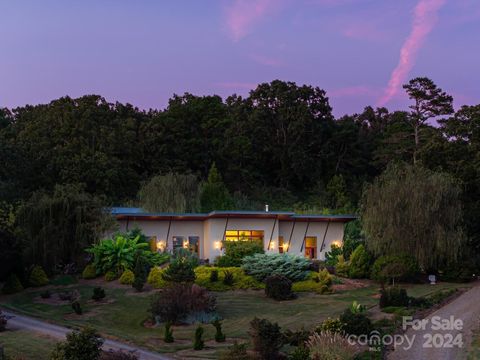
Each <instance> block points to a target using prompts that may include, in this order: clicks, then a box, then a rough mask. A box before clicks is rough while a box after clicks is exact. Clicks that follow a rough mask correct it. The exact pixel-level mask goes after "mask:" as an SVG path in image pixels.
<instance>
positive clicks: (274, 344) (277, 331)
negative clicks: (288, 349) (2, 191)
mask: <svg viewBox="0 0 480 360" xmlns="http://www.w3.org/2000/svg"><path fill="white" fill-rule="evenodd" d="M249 334H250V336H251V338H252V342H253V349H254V350H255V352H256V353H257V354H258V355H259V356H260V357H261V358H262V359H265V360H274V359H278V352H279V350H280V348H281V347H282V346H283V344H284V335H283V334H282V331H281V328H280V326H278V324H277V323H271V322H270V321H268V320H267V319H258V318H254V319H253V320H252V321H251V322H250V331H249Z"/></svg>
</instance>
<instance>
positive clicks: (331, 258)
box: [325, 244, 343, 266]
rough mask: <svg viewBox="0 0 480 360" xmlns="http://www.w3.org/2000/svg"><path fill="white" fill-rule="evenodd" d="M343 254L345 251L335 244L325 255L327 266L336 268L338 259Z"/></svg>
mask: <svg viewBox="0 0 480 360" xmlns="http://www.w3.org/2000/svg"><path fill="white" fill-rule="evenodd" d="M342 254H343V249H342V247H340V246H337V245H335V244H332V245H331V250H330V251H327V252H326V253H325V265H327V266H335V265H337V262H338V257H339V256H340V255H342Z"/></svg>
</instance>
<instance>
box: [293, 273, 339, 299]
mask: <svg viewBox="0 0 480 360" xmlns="http://www.w3.org/2000/svg"><path fill="white" fill-rule="evenodd" d="M332 283H333V278H332V275H330V273H329V272H328V271H327V270H326V269H323V270H320V272H318V273H317V272H314V271H312V272H310V274H309V276H308V279H307V280H303V281H296V282H294V283H293V285H292V290H293V291H294V292H316V293H318V294H326V293H329V292H331V291H332V288H331V285H332Z"/></svg>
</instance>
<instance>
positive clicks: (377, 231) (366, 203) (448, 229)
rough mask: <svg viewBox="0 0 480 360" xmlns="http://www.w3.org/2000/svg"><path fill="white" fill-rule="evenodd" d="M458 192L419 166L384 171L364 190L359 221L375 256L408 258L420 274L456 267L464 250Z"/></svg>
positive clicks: (452, 184) (449, 181)
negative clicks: (412, 257) (401, 256)
mask: <svg viewBox="0 0 480 360" xmlns="http://www.w3.org/2000/svg"><path fill="white" fill-rule="evenodd" d="M460 195H461V188H460V186H459V184H458V183H457V182H456V181H455V180H454V179H453V178H452V177H450V176H449V175H447V174H444V173H439V172H433V171H430V170H427V169H425V168H423V167H420V166H411V165H403V164H397V165H392V166H390V167H389V168H388V169H387V170H386V171H385V172H384V173H383V174H382V175H380V176H379V177H378V178H377V179H376V180H375V181H374V183H373V184H371V185H369V186H367V187H366V188H365V190H364V194H363V199H362V207H361V211H362V221H363V228H364V231H365V235H366V244H367V246H368V248H369V249H370V250H371V251H372V252H373V253H374V254H375V255H377V256H380V255H396V254H402V253H403V254H409V255H412V256H414V257H415V259H416V260H417V262H418V264H419V265H420V266H421V267H422V268H423V269H425V270H435V269H438V268H439V267H442V266H443V265H445V264H447V263H451V262H454V261H456V259H457V257H458V256H459V254H460V251H461V250H462V247H463V245H464V235H463V232H462V227H461V223H462V204H461V201H460Z"/></svg>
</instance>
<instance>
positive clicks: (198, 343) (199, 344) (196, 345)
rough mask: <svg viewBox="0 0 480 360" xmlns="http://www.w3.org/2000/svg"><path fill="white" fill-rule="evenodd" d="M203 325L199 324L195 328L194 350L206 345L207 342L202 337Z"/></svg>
mask: <svg viewBox="0 0 480 360" xmlns="http://www.w3.org/2000/svg"><path fill="white" fill-rule="evenodd" d="M203 331H204V330H203V327H201V326H198V327H197V328H196V329H195V340H194V341H193V350H202V349H203V348H204V347H205V343H204V341H203V339H202V336H203Z"/></svg>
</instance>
